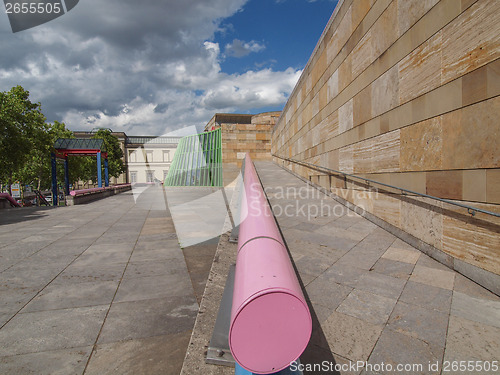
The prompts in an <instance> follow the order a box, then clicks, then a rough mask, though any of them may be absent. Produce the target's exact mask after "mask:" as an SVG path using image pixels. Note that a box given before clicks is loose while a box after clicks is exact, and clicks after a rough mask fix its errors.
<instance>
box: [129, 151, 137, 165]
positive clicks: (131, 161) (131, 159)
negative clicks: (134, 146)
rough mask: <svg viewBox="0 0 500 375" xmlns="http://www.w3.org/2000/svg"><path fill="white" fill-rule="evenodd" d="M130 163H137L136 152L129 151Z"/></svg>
mask: <svg viewBox="0 0 500 375" xmlns="http://www.w3.org/2000/svg"><path fill="white" fill-rule="evenodd" d="M128 161H129V162H130V163H135V162H136V161H137V160H136V159H135V151H133V150H129V152H128Z"/></svg>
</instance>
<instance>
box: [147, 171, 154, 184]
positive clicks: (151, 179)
mask: <svg viewBox="0 0 500 375" xmlns="http://www.w3.org/2000/svg"><path fill="white" fill-rule="evenodd" d="M154 181H155V171H146V182H154Z"/></svg>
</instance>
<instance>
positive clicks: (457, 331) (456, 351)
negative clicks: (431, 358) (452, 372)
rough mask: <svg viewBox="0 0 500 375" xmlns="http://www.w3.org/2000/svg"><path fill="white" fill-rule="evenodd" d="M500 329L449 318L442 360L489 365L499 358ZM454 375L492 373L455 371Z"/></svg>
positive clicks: (455, 317)
mask: <svg viewBox="0 0 500 375" xmlns="http://www.w3.org/2000/svg"><path fill="white" fill-rule="evenodd" d="M498 337H500V328H498V327H493V326H488V325H485V324H481V323H478V322H475V321H471V320H468V319H464V318H461V317H457V316H450V324H449V326H448V336H447V339H446V350H445V354H444V360H445V361H449V362H453V361H458V362H459V361H474V364H476V363H475V361H480V363H481V365H487V364H486V363H485V362H489V365H491V364H492V363H493V361H495V360H496V361H498V359H499V358H500V341H499V340H498ZM483 370H484V367H483ZM456 373H460V374H468V373H474V374H476V373H480V374H481V373H484V374H491V373H493V372H492V371H479V369H476V370H475V371H457V372H456Z"/></svg>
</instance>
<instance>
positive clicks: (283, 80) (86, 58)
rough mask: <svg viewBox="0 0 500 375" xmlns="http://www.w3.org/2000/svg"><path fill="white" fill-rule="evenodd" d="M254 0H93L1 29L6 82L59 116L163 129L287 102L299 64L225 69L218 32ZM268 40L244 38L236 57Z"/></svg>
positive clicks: (0, 80) (0, 70)
mask: <svg viewBox="0 0 500 375" xmlns="http://www.w3.org/2000/svg"><path fill="white" fill-rule="evenodd" d="M246 1H247V0H211V1H209V2H208V1H206V0H190V1H178V0H164V1H160V2H159V1H156V0H146V1H141V2H137V1H135V0H108V1H105V2H102V1H98V0H87V1H85V2H80V3H79V4H78V6H77V7H75V8H74V9H73V10H72V11H71V12H70V13H68V14H67V15H65V16H63V17H60V18H58V19H57V20H54V21H51V22H49V23H47V24H44V25H41V26H38V27H36V28H33V29H30V30H26V31H23V32H20V33H16V34H12V33H11V31H10V29H7V28H5V27H3V28H0V49H1V50H2V54H0V90H2V91H5V90H8V89H10V87H12V86H15V85H18V84H20V85H22V86H24V87H25V88H26V89H27V90H29V91H30V93H31V98H32V100H34V101H40V102H41V103H42V111H43V112H44V113H45V114H46V115H47V117H48V118H49V120H50V121H53V120H60V121H64V122H65V123H66V124H67V125H68V126H69V127H70V128H71V129H74V130H80V129H81V130H90V129H92V128H94V127H107V128H111V129H113V130H115V131H126V132H127V133H129V134H132V135H133V134H143V135H146V134H151V135H156V134H162V133H167V132H169V131H173V130H176V129H179V128H182V127H185V126H190V125H198V126H202V125H204V124H206V123H207V122H208V121H209V120H210V118H211V117H212V116H213V114H214V113H215V112H234V111H246V110H250V109H253V108H259V107H266V106H279V105H283V104H284V103H285V101H286V98H287V95H288V94H289V93H290V92H291V90H292V89H293V87H294V85H295V83H296V81H297V79H298V78H299V75H300V71H296V70H294V69H291V68H289V69H287V70H285V71H272V70H270V69H262V70H256V71H248V72H246V73H242V74H227V73H224V72H223V71H221V65H220V61H221V59H222V52H221V48H220V46H219V45H218V44H217V43H214V42H213V41H212V40H213V35H214V33H215V32H216V31H217V30H218V28H219V24H220V22H221V20H222V19H223V18H225V17H228V16H230V15H232V14H234V13H235V12H237V11H238V10H239V9H241V7H242V6H243V5H244V4H245V2H246ZM263 48H265V47H264V45H262V44H260V43H258V42H256V41H250V42H243V41H239V40H237V39H235V40H234V41H233V43H232V44H231V45H230V46H225V53H226V54H227V53H228V51H231V52H230V53H232V54H233V55H234V56H238V55H240V56H242V55H241V54H242V53H251V52H259V51H261V50H262V49H263Z"/></svg>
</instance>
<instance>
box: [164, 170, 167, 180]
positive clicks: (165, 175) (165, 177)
mask: <svg viewBox="0 0 500 375" xmlns="http://www.w3.org/2000/svg"><path fill="white" fill-rule="evenodd" d="M167 176H168V169H167V170H164V171H163V181H165V180H166V179H167Z"/></svg>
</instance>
